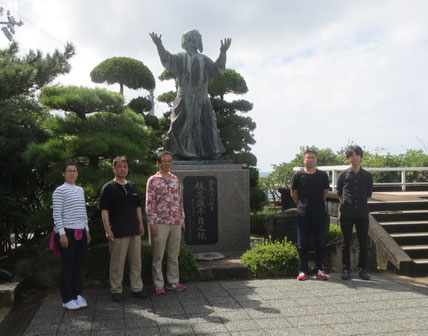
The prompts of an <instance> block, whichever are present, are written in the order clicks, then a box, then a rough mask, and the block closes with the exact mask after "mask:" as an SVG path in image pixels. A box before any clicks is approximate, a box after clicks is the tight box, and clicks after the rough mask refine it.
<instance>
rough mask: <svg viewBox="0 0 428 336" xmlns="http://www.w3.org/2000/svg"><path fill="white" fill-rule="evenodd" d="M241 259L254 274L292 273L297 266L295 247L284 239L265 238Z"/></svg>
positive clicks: (297, 259)
mask: <svg viewBox="0 0 428 336" xmlns="http://www.w3.org/2000/svg"><path fill="white" fill-rule="evenodd" d="M241 260H242V262H243V263H244V264H246V265H247V266H248V268H249V270H250V271H251V273H252V274H253V275H254V276H260V275H269V276H272V275H279V274H281V275H294V274H295V273H296V272H297V270H298V267H299V258H298V254H297V248H296V246H295V245H294V244H292V243H291V242H287V240H286V239H284V240H283V241H282V242H279V241H275V242H272V241H270V240H265V242H264V243H263V244H261V245H258V246H256V247H255V248H253V249H251V250H249V251H247V252H245V253H244V254H243V255H242V257H241Z"/></svg>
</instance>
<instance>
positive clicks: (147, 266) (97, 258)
mask: <svg viewBox="0 0 428 336" xmlns="http://www.w3.org/2000/svg"><path fill="white" fill-rule="evenodd" d="M141 257H142V278H143V282H144V283H145V284H149V283H152V281H153V280H152V259H153V247H152V245H151V244H148V243H143V244H142V246H141ZM166 258H167V253H165V255H164V259H163V271H164V276H166V260H167V259H166ZM109 264H110V254H109V251H108V245H107V244H100V245H96V246H91V247H90V248H89V249H88V253H87V255H86V262H85V279H86V280H87V281H92V280H99V281H107V280H108V277H109ZM178 264H179V266H178V267H179V271H180V281H187V280H189V279H190V277H191V275H192V273H194V272H195V271H196V268H197V266H198V264H197V262H196V260H195V257H194V256H193V254H192V252H190V250H189V248H188V247H187V245H186V244H181V246H180V255H179V257H178ZM128 278H129V271H128V269H127V267H126V268H125V274H124V280H125V281H127V279H128Z"/></svg>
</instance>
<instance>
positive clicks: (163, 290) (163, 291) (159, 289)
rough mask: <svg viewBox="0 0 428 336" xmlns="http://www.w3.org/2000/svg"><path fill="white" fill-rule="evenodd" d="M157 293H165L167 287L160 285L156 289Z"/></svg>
mask: <svg viewBox="0 0 428 336" xmlns="http://www.w3.org/2000/svg"><path fill="white" fill-rule="evenodd" d="M155 293H156V294H158V295H160V294H165V288H163V287H158V288H156V289H155Z"/></svg>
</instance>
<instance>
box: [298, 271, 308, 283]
mask: <svg viewBox="0 0 428 336" xmlns="http://www.w3.org/2000/svg"><path fill="white" fill-rule="evenodd" d="M307 278H308V276H307V275H306V273H305V272H300V273H299V275H298V276H297V280H300V281H305V280H306V279H307Z"/></svg>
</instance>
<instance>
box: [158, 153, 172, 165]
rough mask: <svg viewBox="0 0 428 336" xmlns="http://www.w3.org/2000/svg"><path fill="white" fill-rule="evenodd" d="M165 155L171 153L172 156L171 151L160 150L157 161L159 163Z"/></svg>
mask: <svg viewBox="0 0 428 336" xmlns="http://www.w3.org/2000/svg"><path fill="white" fill-rule="evenodd" d="M165 155H171V157H172V153H171V152H168V151H163V152H160V153H159V154H158V158H157V162H159V163H160V162H161V161H162V158H163V157H164V156H165Z"/></svg>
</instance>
